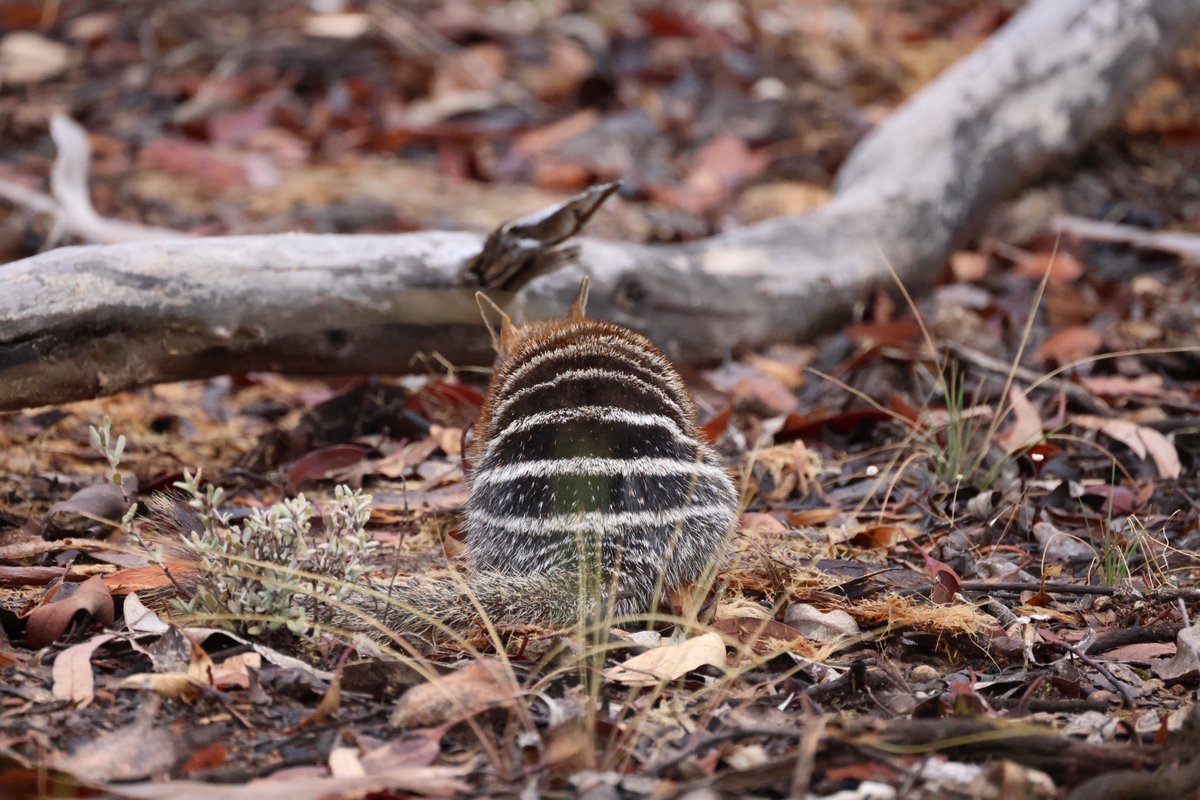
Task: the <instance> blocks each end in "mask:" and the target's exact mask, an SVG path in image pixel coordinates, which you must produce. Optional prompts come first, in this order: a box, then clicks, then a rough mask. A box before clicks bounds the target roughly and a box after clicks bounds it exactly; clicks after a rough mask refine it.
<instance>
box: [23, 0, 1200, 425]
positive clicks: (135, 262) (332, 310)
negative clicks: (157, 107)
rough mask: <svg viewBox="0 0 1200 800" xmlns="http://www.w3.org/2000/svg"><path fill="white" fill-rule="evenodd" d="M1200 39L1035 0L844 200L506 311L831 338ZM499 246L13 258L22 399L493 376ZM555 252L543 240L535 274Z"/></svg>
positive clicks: (373, 242)
mask: <svg viewBox="0 0 1200 800" xmlns="http://www.w3.org/2000/svg"><path fill="white" fill-rule="evenodd" d="M1198 29H1200V3H1196V2H1194V0H1034V1H1033V2H1030V3H1029V4H1028V5H1027V6H1026V7H1025V8H1024V9H1023V10H1022V11H1020V12H1019V13H1018V14H1017V15H1016V16H1015V17H1014V18H1013V19H1012V20H1011V21H1010V22H1009V23H1008V24H1007V25H1006V26H1005V27H1004V28H1003V29H1001V30H1000V31H999V32H997V33H996V35H995V36H993V37H992V38H991V39H990V40H989V41H988V42H986V43H985V44H984V45H982V46H981V47H980V48H979V49H978V50H976V51H975V52H974V53H972V54H971V55H970V56H969V57H967V58H965V59H964V60H963V61H962V62H961V63H959V64H957V65H955V66H954V67H953V68H951V69H950V70H948V71H947V72H946V73H945V74H943V75H942V76H941V77H939V78H938V79H937V80H936V81H934V82H933V83H932V84H931V85H930V86H929V87H927V88H926V89H925V90H923V91H921V92H920V93H919V94H917V95H916V96H914V97H913V98H911V99H910V100H909V101H908V102H907V103H905V104H904V106H902V107H901V108H900V109H899V110H898V111H897V112H896V113H895V114H894V115H893V116H892V117H891V118H890V119H889V120H888V121H887V122H886V123H884V124H883V125H881V126H880V127H879V128H878V129H876V130H875V131H874V132H873V133H872V134H871V135H870V136H868V137H867V138H866V139H865V140H864V141H863V142H862V143H861V144H859V145H858V146H857V147H856V148H855V149H854V151H853V152H852V153H851V155H850V157H849V159H848V160H847V162H846V164H845V166H844V167H843V168H842V170H841V172H840V174H839V175H838V178H837V182H836V187H835V189H836V192H835V196H834V199H833V200H832V201H831V202H830V203H829V204H828V205H826V206H824V207H823V208H821V209H819V210H817V211H815V212H813V213H810V214H805V215H800V216H791V217H783V218H780V219H775V220H770V221H767V222H764V223H761V224H758V225H754V226H750V227H747V228H744V229H741V230H737V231H733V232H730V233H726V234H723V235H720V236H715V237H712V238H710V239H707V240H705V241H701V242H697V243H691V244H685V245H658V246H647V245H640V244H633V243H625V242H608V241H600V240H596V239H587V238H583V239H578V240H575V243H574V245H572V247H573V248H575V249H574V250H572V251H570V255H571V256H573V264H572V266H570V267H569V268H560V269H558V270H557V271H556V272H554V273H553V274H549V275H545V276H543V277H540V278H538V279H536V280H534V281H532V282H531V283H529V284H528V285H526V286H524V287H523V288H520V289H519V290H518V291H516V292H515V293H508V292H498V293H497V300H499V301H501V302H503V303H505V304H506V305H507V307H508V309H509V311H510V312H511V313H512V314H513V315H514V316H515V317H517V318H538V317H548V316H552V315H555V314H557V313H560V312H561V309H563V308H565V307H566V304H567V303H568V302H569V301H570V299H571V295H572V293H573V292H574V290H575V288H576V287H577V286H578V280H579V274H580V272H586V273H587V274H589V275H590V276H591V278H592V295H591V297H592V300H591V305H590V310H591V311H592V313H593V314H595V315H596V316H599V317H606V318H609V319H613V320H615V321H617V322H620V323H623V324H626V325H630V326H632V327H635V328H637V329H639V330H642V331H643V332H645V333H646V334H648V335H649V336H650V337H651V338H652V339H654V340H655V341H656V342H657V343H659V344H660V345H661V346H662V347H663V348H664V349H665V350H666V351H667V352H668V353H669V354H670V355H671V356H672V357H674V358H676V359H678V360H681V361H691V362H695V361H703V360H706V359H713V358H718V357H720V356H722V355H723V354H725V353H726V352H728V351H729V350H730V349H731V348H733V347H735V346H739V345H747V346H751V347H760V346H763V345H766V344H768V343H770V342H775V341H794V340H800V339H809V338H812V337H814V336H816V335H818V334H821V333H823V332H827V331H829V330H831V329H833V328H835V327H836V326H837V325H839V324H841V323H842V322H843V321H844V320H846V319H847V318H848V317H849V316H850V315H851V314H852V312H853V310H854V308H855V307H856V305H859V304H861V303H862V302H863V301H864V300H866V299H868V298H869V297H871V296H872V294H873V293H874V292H875V291H877V290H878V289H879V288H890V287H891V286H892V283H893V279H892V277H891V275H890V274H889V267H888V266H887V265H888V263H890V265H891V268H892V269H894V270H895V273H896V275H897V276H898V278H899V279H900V280H901V281H903V282H904V283H905V285H907V286H908V287H909V288H910V290H913V291H916V292H919V291H922V290H924V289H926V288H928V286H929V285H930V284H931V283H932V281H933V280H934V279H935V278H936V276H937V274H938V272H939V271H940V270H941V268H942V266H943V264H944V263H945V261H946V259H947V257H948V256H949V254H950V253H951V252H953V251H954V250H955V249H957V248H958V247H960V246H962V245H963V244H965V243H966V242H967V241H968V240H969V239H970V238H971V236H972V235H973V234H974V233H975V232H976V231H977V229H978V227H979V225H980V224H981V222H982V221H983V220H984V218H985V217H986V215H987V214H988V212H989V211H990V210H991V209H993V208H994V207H995V205H996V204H997V203H998V202H999V201H1001V200H1002V199H1004V198H1006V197H1008V196H1010V195H1011V194H1013V193H1014V192H1015V191H1017V190H1018V189H1020V188H1021V187H1023V186H1025V185H1027V184H1028V183H1029V182H1030V181H1031V180H1032V179H1034V178H1035V177H1037V176H1038V175H1039V174H1040V173H1042V172H1043V171H1044V170H1045V169H1046V167H1048V166H1049V165H1050V164H1052V163H1055V162H1058V161H1061V160H1063V159H1068V158H1070V157H1072V156H1073V155H1074V154H1076V153H1078V152H1079V150H1080V149H1081V148H1082V147H1083V146H1084V145H1086V144H1087V142H1089V141H1090V140H1091V139H1092V138H1093V137H1094V136H1095V135H1096V134H1097V133H1099V132H1100V131H1102V130H1104V129H1105V128H1107V127H1108V126H1110V125H1111V124H1112V123H1113V122H1114V121H1115V120H1116V119H1117V117H1118V115H1119V114H1120V113H1121V111H1122V109H1123V108H1124V107H1125V105H1126V103H1127V101H1128V100H1129V99H1130V98H1131V96H1132V95H1133V93H1134V92H1135V91H1137V89H1138V88H1139V87H1141V86H1142V85H1143V84H1144V83H1145V82H1146V80H1147V79H1148V78H1150V77H1151V76H1152V75H1153V74H1154V72H1155V69H1156V67H1157V66H1158V64H1159V63H1160V62H1161V61H1162V60H1163V59H1165V58H1167V57H1169V56H1170V55H1171V54H1172V53H1173V52H1174V51H1175V50H1176V49H1177V48H1178V47H1179V46H1181V45H1182V44H1184V43H1185V42H1187V41H1188V40H1189V39H1190V38H1191V37H1192V36H1194V35H1195V32H1196V31H1197V30H1198ZM85 221H88V220H85ZM90 222H91V223H92V224H95V223H96V220H90ZM100 222H101V223H103V220H101V221H100ZM77 223H78V221H77ZM80 228H86V226H81V225H79V224H76V230H79V229H80ZM101 229H102V230H104V231H105V232H109V233H111V231H112V228H111V227H109V226H103V225H102V228H101ZM139 233H140V232H139ZM483 244H484V239H483V237H481V236H479V235H476V234H469V233H450V232H438V231H430V232H424V233H416V234H407V235H398V236H327V235H320V236H317V235H274V236H250V237H217V238H211V239H194V240H179V241H157V240H151V241H144V240H143V241H130V242H126V243H122V244H107V245H91V246H84V247H72V248H64V249H61V250H56V251H52V252H48V253H44V254H42V255H38V256H35V257H33V258H29V259H25V260H23V261H19V262H14V263H12V264H9V265H6V266H3V267H0V280H2V282H3V286H4V292H3V294H2V295H0V409H17V408H22V407H27V406H34V405H42V404H49V403H59V402H65V401H70V400H78V399H83V398H89V397H94V396H97V395H102V394H108V393H112V392H116V391H120V390H123V389H128V388H132V387H136V386H143V385H147V384H152V383H155V382H160V381H168V380H178V379H185V378H202V377H207V376H211V375H215V374H221V373H227V372H241V371H249V370H278V371H284V372H292V373H308V374H337V373H361V372H400V371H404V370H406V369H408V368H409V366H410V364H412V362H413V357H414V356H415V355H416V354H417V353H420V352H425V353H428V352H430V351H431V350H437V351H439V352H440V353H441V354H442V355H444V356H445V357H446V358H448V359H449V360H450V361H452V362H456V363H464V364H465V363H476V364H481V363H488V362H490V360H491V353H490V350H489V346H488V337H487V333H486V331H485V329H484V327H483V326H482V325H481V324H479V322H478V316H477V311H476V308H475V303H474V300H473V294H474V292H475V291H476V290H477V289H478V288H479V284H478V283H477V282H476V280H475V278H474V274H473V273H471V272H468V271H467V270H466V269H465V268H466V266H467V265H468V264H471V263H472V262H473V260H474V259H475V258H476V257H477V256H478V255H479V254H480V253H481V250H482V247H483ZM553 247H554V248H561V247H563V245H561V244H556V245H554V246H553ZM546 252H547V251H546V250H544V249H542V248H536V247H535V248H532V249H531V250H530V252H529V253H528V254H527V255H526V261H527V262H528V264H527V266H528V268H529V269H531V270H534V271H536V268H537V267H538V266H539V264H540V265H541V266H544V265H545V263H546V261H545V258H546ZM556 252H559V251H557V250H556ZM885 259H886V260H885ZM561 260H562V259H559V258H557V257H552V258H551V259H550V262H551V263H553V264H554V266H561V264H560V263H557V262H561ZM477 266H478V265H477ZM512 269H513V266H512V265H511V264H509V265H503V269H502V270H501V271H502V272H503V273H504V274H506V275H509V274H511V270H512ZM518 271H519V270H518Z"/></svg>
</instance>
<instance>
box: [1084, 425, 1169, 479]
mask: <svg viewBox="0 0 1200 800" xmlns="http://www.w3.org/2000/svg"><path fill="white" fill-rule="evenodd" d="M1071 422H1073V423H1074V424H1076V425H1078V426H1079V427H1081V428H1087V429H1088V430H1092V431H1099V432H1101V433H1103V434H1105V435H1106V436H1111V437H1112V438H1114V439H1116V440H1117V441H1118V442H1120V443H1121V444H1123V445H1125V446H1126V447H1128V448H1129V449H1130V450H1132V451H1133V453H1134V455H1136V456H1137V457H1138V458H1140V459H1145V458H1146V455H1147V454H1149V456H1150V457H1151V458H1152V459H1154V466H1155V467H1157V468H1158V475H1159V477H1161V478H1166V479H1174V478H1178V477H1179V475H1180V473H1181V472H1182V471H1183V465H1182V464H1181V463H1180V461H1179V452H1178V451H1177V450H1176V449H1175V445H1173V444H1172V443H1171V440H1170V439H1168V438H1167V437H1166V436H1164V435H1163V434H1162V433H1161V432H1159V431H1156V430H1155V429H1154V428H1148V427H1146V426H1145V425H1138V424H1137V423H1134V422H1129V421H1128V420H1123V419H1108V418H1106V417H1094V416H1092V415H1090V414H1077V415H1075V416H1073V417H1071Z"/></svg>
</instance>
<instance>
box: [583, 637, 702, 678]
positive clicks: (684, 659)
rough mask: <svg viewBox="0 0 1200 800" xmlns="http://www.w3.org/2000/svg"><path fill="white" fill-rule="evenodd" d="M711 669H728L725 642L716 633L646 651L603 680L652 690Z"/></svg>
mask: <svg viewBox="0 0 1200 800" xmlns="http://www.w3.org/2000/svg"><path fill="white" fill-rule="evenodd" d="M710 665H711V666H715V667H722V668H723V667H724V666H725V641H724V640H723V639H722V638H721V636H720V634H717V633H706V634H704V635H703V636H697V637H696V638H694V639H688V640H687V641H684V642H680V643H679V644H667V645H663V646H662V647H656V648H654V649H653V650H647V651H646V652H644V653H640V654H638V655H636V656H634V657H633V658H631V659H629V660H628V661H626V662H625V663H624V664H620V665H618V666H616V667H613V668H612V669H610V670H608V671H607V672H605V673H604V677H605V678H607V679H608V680H610V681H613V682H615V683H622V684H625V685H626V686H653V685H654V684H656V683H660V682H662V681H673V680H675V679H676V678H679V677H681V676H683V675H686V674H687V673H689V672H691V671H692V670H694V669H699V668H700V667H703V666H710Z"/></svg>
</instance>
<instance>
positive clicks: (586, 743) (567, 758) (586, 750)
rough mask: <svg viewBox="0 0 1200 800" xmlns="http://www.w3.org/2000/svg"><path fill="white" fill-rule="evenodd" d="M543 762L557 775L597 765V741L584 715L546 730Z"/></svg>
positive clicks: (574, 772) (573, 772) (569, 773)
mask: <svg viewBox="0 0 1200 800" xmlns="http://www.w3.org/2000/svg"><path fill="white" fill-rule="evenodd" d="M542 738H543V741H544V743H545V750H544V751H543V753H542V764H543V765H545V766H546V767H547V768H548V769H549V770H550V771H551V772H552V773H554V774H556V775H574V774H576V773H578V772H580V771H582V770H585V769H594V768H595V766H596V742H595V741H594V740H593V739H592V737H591V736H589V735H588V732H587V728H586V726H585V725H584V724H583V717H581V716H575V717H571V718H570V719H568V720H566V721H565V722H563V723H560V724H559V725H556V726H554V727H553V728H551V729H550V730H548V731H546V733H545V734H544V735H543V737H542Z"/></svg>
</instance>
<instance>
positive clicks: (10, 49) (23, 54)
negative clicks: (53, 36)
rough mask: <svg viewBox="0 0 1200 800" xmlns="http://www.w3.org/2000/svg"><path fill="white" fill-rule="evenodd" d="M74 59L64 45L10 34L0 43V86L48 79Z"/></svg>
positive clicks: (24, 34) (33, 35)
mask: <svg viewBox="0 0 1200 800" xmlns="http://www.w3.org/2000/svg"><path fill="white" fill-rule="evenodd" d="M74 60H75V56H74V54H73V53H72V52H71V48H69V47H67V46H66V45H64V44H59V43H58V42H54V41H51V40H50V39H47V38H46V37H44V36H41V35H39V34H36V33H30V32H28V31H16V32H14V33H10V34H8V35H7V36H5V37H4V39H2V40H0V87H5V88H7V87H9V86H13V85H16V84H22V83H40V82H42V81H45V80H49V79H50V78H53V77H54V76H56V75H58V74H60V73H62V72H65V71H66V70H67V68H68V67H70V66H71V63H72V62H73V61H74Z"/></svg>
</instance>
